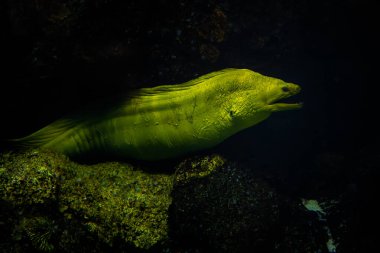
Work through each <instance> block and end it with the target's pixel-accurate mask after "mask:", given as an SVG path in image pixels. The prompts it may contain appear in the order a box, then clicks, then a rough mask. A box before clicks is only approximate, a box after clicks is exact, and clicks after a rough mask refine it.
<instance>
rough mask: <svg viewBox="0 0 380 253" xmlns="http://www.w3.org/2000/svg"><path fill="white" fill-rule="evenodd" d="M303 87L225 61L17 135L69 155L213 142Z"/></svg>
mask: <svg viewBox="0 0 380 253" xmlns="http://www.w3.org/2000/svg"><path fill="white" fill-rule="evenodd" d="M299 91H300V87H299V86H298V85H296V84H292V83H287V82H284V81H282V80H280V79H277V78H272V77H267V76H264V75H261V74H259V73H257V72H254V71H251V70H248V69H224V70H221V71H217V72H212V73H210V74H207V75H204V76H201V77H199V78H196V79H194V80H191V81H189V82H186V83H183V84H176V85H163V86H157V87H154V88H143V89H140V90H138V91H137V92H136V93H135V94H134V95H132V96H130V97H128V99H127V101H125V102H124V103H123V104H121V105H119V106H118V107H116V108H112V109H111V110H104V111H103V112H99V113H95V114H89V115H86V114H82V115H80V114H79V115H80V116H78V115H77V116H73V117H67V118H63V119H60V120H58V121H56V122H53V123H52V124H50V125H48V126H46V127H44V128H42V129H40V130H38V131H37V132H35V133H33V134H31V135H29V136H27V137H24V138H21V139H17V140H16V141H17V142H19V143H21V144H23V145H24V146H29V147H41V148H48V149H53V150H56V151H58V152H62V153H64V154H66V155H68V156H70V157H76V156H81V155H84V154H88V153H94V152H95V153H104V154H108V155H115V156H121V157H125V158H133V159H139V160H159V159H166V158H172V157H177V156H180V155H183V154H187V153H190V152H194V151H199V150H202V149H206V148H210V147H213V146H215V145H217V144H219V143H220V142H222V141H223V140H225V139H226V138H228V137H230V136H231V135H233V134H235V133H237V132H239V131H241V130H243V129H245V128H248V127H251V126H253V125H255V124H257V123H259V122H261V121H263V120H264V119H266V118H268V117H269V116H270V115H271V113H272V112H277V111H283V110H292V109H298V108H300V107H301V104H298V103H294V104H288V103H277V101H278V100H280V99H283V98H286V97H289V96H292V95H294V94H297V93H298V92H299Z"/></svg>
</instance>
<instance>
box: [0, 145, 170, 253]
mask: <svg viewBox="0 0 380 253" xmlns="http://www.w3.org/2000/svg"><path fill="white" fill-rule="evenodd" d="M171 189H172V176H170V175H165V174H157V173H146V172H143V171H141V170H138V169H136V168H134V167H132V166H130V165H127V164H120V163H116V162H113V163H101V164H96V165H91V166H90V165H79V164H76V163H74V162H71V161H69V160H68V159H66V157H64V156H62V155H59V154H56V153H53V152H49V151H39V150H30V151H27V152H25V153H20V154H10V153H8V154H1V156H0V204H1V205H0V229H1V231H2V233H3V235H2V236H0V238H1V239H0V249H1V250H5V251H6V252H25V251H28V250H33V249H34V250H36V249H37V250H39V251H41V252H50V251H59V252H83V251H89V250H90V249H91V251H97V252H99V251H102V252H103V251H107V250H109V249H111V248H112V249H113V250H117V249H118V248H120V247H122V248H123V249H128V248H130V249H132V250H133V249H148V248H150V247H152V246H153V245H155V244H158V243H159V242H162V241H164V240H165V239H166V238H167V231H168V225H167V220H168V212H167V211H168V208H169V205H170V203H171V197H170V191H171ZM17 249H21V251H18V250H17Z"/></svg>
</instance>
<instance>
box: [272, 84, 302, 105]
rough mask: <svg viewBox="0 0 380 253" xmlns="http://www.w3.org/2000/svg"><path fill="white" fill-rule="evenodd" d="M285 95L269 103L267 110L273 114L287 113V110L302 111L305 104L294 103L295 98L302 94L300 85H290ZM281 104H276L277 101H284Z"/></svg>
mask: <svg viewBox="0 0 380 253" xmlns="http://www.w3.org/2000/svg"><path fill="white" fill-rule="evenodd" d="M283 90H284V93H282V94H281V96H279V97H277V98H275V99H273V100H271V101H268V105H267V106H266V109H268V110H269V111H272V112H278V111H286V110H296V109H300V108H302V106H303V103H300V102H298V103H296V102H294V98H293V96H294V95H296V94H298V93H300V91H301V87H300V86H299V85H296V84H293V83H288V85H287V86H286V88H285V89H284V88H283ZM284 99H285V101H284V102H286V103H284V102H281V103H276V102H277V101H280V100H281V101H283V100H284Z"/></svg>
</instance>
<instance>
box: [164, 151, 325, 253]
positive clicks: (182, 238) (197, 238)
mask: <svg viewBox="0 0 380 253" xmlns="http://www.w3.org/2000/svg"><path fill="white" fill-rule="evenodd" d="M210 164H211V165H212V166H209V165H210ZM210 167H211V168H212V169H210ZM194 174H198V175H199V176H198V177H195V176H194ZM201 175H202V176H201ZM187 178H190V180H188V179H187ZM172 196H173V203H172V206H171V207H170V216H169V217H170V231H171V235H170V237H171V239H172V240H174V241H175V243H174V244H175V246H174V248H175V247H177V249H179V251H180V252H182V251H184V252H325V250H326V249H325V248H326V246H325V241H326V240H325V234H324V231H323V228H322V227H321V226H320V225H319V224H318V219H317V217H314V216H313V215H311V214H310V213H308V211H307V210H306V209H305V208H304V207H303V206H301V204H300V202H298V201H294V200H291V199H289V198H288V197H285V196H283V195H281V194H279V193H278V192H276V190H275V189H274V188H273V187H272V186H270V185H269V184H268V183H267V182H265V181H264V180H263V179H261V178H260V177H257V176H255V175H254V174H253V173H252V169H250V168H246V167H244V166H239V165H238V164H235V163H231V162H227V161H225V160H224V159H222V158H220V157H218V156H213V157H203V158H199V159H190V160H186V161H184V162H183V163H182V164H181V165H180V166H179V168H178V170H177V172H176V179H175V181H174V188H173V194H172Z"/></svg>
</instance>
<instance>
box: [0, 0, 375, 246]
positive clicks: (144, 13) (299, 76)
mask: <svg viewBox="0 0 380 253" xmlns="http://www.w3.org/2000/svg"><path fill="white" fill-rule="evenodd" d="M0 14H1V16H0V18H1V22H0V23H1V27H2V29H1V41H2V43H1V44H2V46H1V49H2V53H1V57H0V62H1V66H2V67H1V73H2V74H1V76H0V82H1V84H0V89H1V90H0V108H1V130H2V131H1V132H0V134H1V135H0V139H7V138H14V137H20V136H24V135H26V134H29V133H31V132H33V131H35V130H37V129H39V128H41V127H43V126H44V125H46V124H48V123H50V122H51V121H53V120H55V119H57V118H59V117H62V116H63V115H65V114H67V113H70V112H73V111H75V110H77V109H78V108H80V107H82V106H84V105H86V104H88V103H91V101H94V100H96V99H99V98H102V97H112V96H115V95H118V94H120V93H123V92H126V91H129V90H131V89H134V88H138V87H151V86H156V85H160V84H170V83H180V82H183V81H187V80H190V79H193V78H194V77H195V76H198V75H201V74H205V73H208V72H211V71H215V70H219V69H223V68H230V67H234V68H249V69H252V70H255V71H257V72H259V73H262V74H265V75H269V76H273V77H278V78H281V79H284V80H286V81H289V82H294V83H297V84H299V85H301V87H302V88H303V90H302V94H301V95H299V96H298V98H297V99H299V100H301V101H303V102H304V108H303V109H302V110H299V111H289V112H281V113H275V114H273V115H272V116H271V117H270V118H269V119H268V120H266V121H264V122H263V123H261V124H260V125H257V126H255V127H252V128H250V129H247V130H245V131H243V132H241V133H239V134H237V135H235V136H233V137H232V138H230V139H228V140H227V141H225V142H224V143H223V144H221V145H220V146H218V147H216V148H215V149H213V150H211V151H210V152H213V153H215V152H216V153H221V154H222V155H223V156H225V157H227V158H229V159H231V160H236V161H239V162H241V163H244V164H247V165H248V166H252V167H253V168H259V169H262V170H268V171H270V173H272V174H274V175H276V178H279V179H278V181H279V184H280V186H279V187H280V188H281V189H282V190H283V191H288V192H289V193H290V194H294V195H295V196H304V197H316V196H333V197H334V196H335V197H336V196H339V195H341V194H347V192H348V196H349V197H350V198H352V203H353V204H352V205H351V206H350V207H349V208H352V209H353V210H354V212H355V215H354V221H353V224H354V225H353V227H354V228H353V231H354V232H353V235H352V236H353V238H357V239H356V240H357V241H358V244H360V243H363V244H364V243H367V242H368V241H370V243H371V242H372V243H374V238H375V237H376V236H375V235H374V234H373V233H372V232H369V231H370V229H371V228H375V225H374V224H373V220H374V219H376V217H377V214H375V211H374V209H373V208H374V207H373V206H372V205H373V201H376V200H377V198H378V195H376V194H375V191H376V190H377V187H376V185H377V182H378V181H377V179H378V176H379V172H378V171H377V170H376V169H378V168H379V166H380V159H379V156H380V152H379V148H378V140H379V134H378V129H379V128H378V125H379V124H378V123H376V120H377V118H378V115H379V113H378V111H377V108H378V106H377V105H376V104H377V100H378V99H377V97H378V95H377V94H378V93H377V91H376V90H377V86H378V85H379V81H378V77H377V75H378V68H377V66H376V65H378V64H377V62H378V60H377V59H378V58H377V55H376V53H377V51H378V43H377V42H378V40H377V39H376V38H375V35H377V33H378V30H379V29H378V26H376V22H375V21H376V20H377V15H378V13H377V11H376V8H375V5H373V4H372V3H371V2H370V1H366V0H364V1H363V0H347V1H331V0H330V1H328V0H321V1H301V0H286V1H274V0H257V1H248V0H238V1H232V0H224V1H211V0H206V1H165V0H158V1H146V0H140V1H133V0H132V1H117V0H113V1H106V0H95V1H87V0H83V1H75V0H72V1H53V2H50V1H37V0H36V1H22V0H16V1H13V0H12V1H11V0H8V1H2V3H1V4H0ZM326 159H327V160H328V162H327V163H328V164H331V163H332V164H334V165H333V166H331V167H330V168H329V169H326V170H324V169H323V166H322V167H321V166H320V164H321V163H323V161H325V160H326ZM321 161H322V162H321ZM331 168H333V169H331ZM364 238H367V239H364ZM368 238H369V239H368ZM366 240H367V241H366Z"/></svg>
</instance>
